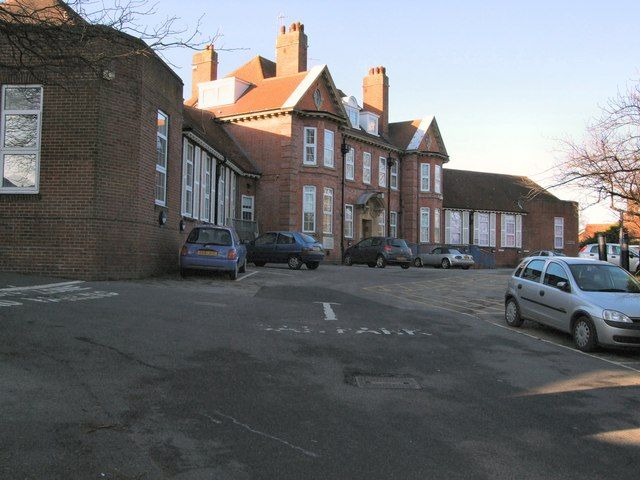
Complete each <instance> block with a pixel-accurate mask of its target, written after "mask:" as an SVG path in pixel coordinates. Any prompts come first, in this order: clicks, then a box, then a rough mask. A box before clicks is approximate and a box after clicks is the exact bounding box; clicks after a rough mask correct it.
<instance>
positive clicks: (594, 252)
mask: <svg viewBox="0 0 640 480" xmlns="http://www.w3.org/2000/svg"><path fill="white" fill-rule="evenodd" d="M580 256H581V257H585V258H594V259H596V260H598V259H599V258H600V254H599V253H598V245H591V247H590V248H589V250H587V251H586V252H585V253H584V254H582V255H580Z"/></svg>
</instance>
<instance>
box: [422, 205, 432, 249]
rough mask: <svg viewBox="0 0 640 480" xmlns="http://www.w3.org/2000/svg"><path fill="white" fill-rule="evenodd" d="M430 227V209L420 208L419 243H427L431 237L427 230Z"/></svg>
mask: <svg viewBox="0 0 640 480" xmlns="http://www.w3.org/2000/svg"><path fill="white" fill-rule="evenodd" d="M430 227H431V209H430V208H429V207H420V243H429V240H430V238H431V236H430V235H429V233H430V232H429V230H430Z"/></svg>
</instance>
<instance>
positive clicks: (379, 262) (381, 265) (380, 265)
mask: <svg viewBox="0 0 640 480" xmlns="http://www.w3.org/2000/svg"><path fill="white" fill-rule="evenodd" d="M386 266H387V261H386V260H385V259H384V257H383V256H382V255H378V258H376V267H378V268H384V267H386Z"/></svg>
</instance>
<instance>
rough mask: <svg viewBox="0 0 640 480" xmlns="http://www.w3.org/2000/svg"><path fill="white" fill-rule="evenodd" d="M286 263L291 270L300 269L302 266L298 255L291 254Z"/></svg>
mask: <svg viewBox="0 0 640 480" xmlns="http://www.w3.org/2000/svg"><path fill="white" fill-rule="evenodd" d="M287 265H289V268H290V269H291V270H300V267H302V260H300V257H297V256H295V255H291V256H290V257H289V260H288V261H287Z"/></svg>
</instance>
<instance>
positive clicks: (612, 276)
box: [569, 264, 640, 293]
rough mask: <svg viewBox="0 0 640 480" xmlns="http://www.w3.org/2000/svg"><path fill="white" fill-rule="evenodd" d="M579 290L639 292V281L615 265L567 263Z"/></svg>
mask: <svg viewBox="0 0 640 480" xmlns="http://www.w3.org/2000/svg"><path fill="white" fill-rule="evenodd" d="M569 269H570V270H571V274H572V275H573V278H574V279H575V281H576V283H577V284H578V287H579V288H580V290H584V291H585V292H627V293H640V283H639V282H638V281H637V280H636V279H635V278H634V277H632V276H631V275H629V274H628V273H627V272H625V271H624V270H623V269H621V268H620V267H617V266H615V265H589V264H575V265H569Z"/></svg>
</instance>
